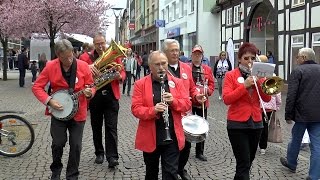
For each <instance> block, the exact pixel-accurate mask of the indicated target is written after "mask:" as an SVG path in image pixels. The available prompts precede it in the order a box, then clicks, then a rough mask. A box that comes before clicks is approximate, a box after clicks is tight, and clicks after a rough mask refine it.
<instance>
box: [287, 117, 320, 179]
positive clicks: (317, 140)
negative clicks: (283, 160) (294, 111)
mask: <svg viewBox="0 0 320 180" xmlns="http://www.w3.org/2000/svg"><path fill="white" fill-rule="evenodd" d="M306 129H307V130H308V133H309V137H310V150H311V156H310V168H309V177H310V178H311V179H312V180H313V179H320V122H317V123H311V122H310V123H304V122H297V123H295V124H294V126H293V128H292V132H291V133H292V139H291V141H290V142H289V144H288V151H287V161H288V165H289V167H290V168H292V169H296V167H297V164H298V162H297V158H298V155H299V151H300V146H301V141H302V137H303V134H304V132H305V130H306Z"/></svg>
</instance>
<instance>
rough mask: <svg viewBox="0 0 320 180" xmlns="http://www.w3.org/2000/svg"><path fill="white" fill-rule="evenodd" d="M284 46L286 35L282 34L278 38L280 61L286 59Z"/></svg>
mask: <svg viewBox="0 0 320 180" xmlns="http://www.w3.org/2000/svg"><path fill="white" fill-rule="evenodd" d="M283 46H284V36H283V35H280V36H279V38H278V47H279V48H278V55H279V56H278V61H283V60H284V59H285V57H284V54H283Z"/></svg>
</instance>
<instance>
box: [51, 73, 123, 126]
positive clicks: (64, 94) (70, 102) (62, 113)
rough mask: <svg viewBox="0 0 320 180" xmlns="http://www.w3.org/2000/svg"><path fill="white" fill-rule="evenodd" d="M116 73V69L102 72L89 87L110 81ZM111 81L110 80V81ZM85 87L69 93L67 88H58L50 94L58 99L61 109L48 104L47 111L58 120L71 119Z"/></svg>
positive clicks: (77, 107) (76, 110)
mask: <svg viewBox="0 0 320 180" xmlns="http://www.w3.org/2000/svg"><path fill="white" fill-rule="evenodd" d="M117 74H118V71H115V70H113V71H109V72H107V73H104V74H102V75H101V76H99V77H98V78H96V79H95V80H94V82H93V83H92V84H91V85H89V87H94V86H96V85H98V84H100V83H101V82H104V81H110V80H112V79H114V77H115V76H116V75H117ZM110 82H111V81H110ZM84 90H85V89H82V90H81V91H78V92H76V93H71V94H70V93H69V91H68V90H65V89H64V90H59V91H57V92H55V93H53V94H52V95H51V97H52V99H54V100H56V101H58V102H59V103H60V104H61V105H62V107H63V110H56V109H54V108H52V107H50V106H48V109H49V112H50V113H51V115H52V116H53V117H55V118H56V119H57V120H60V121H68V120H70V119H72V118H73V117H74V116H75V115H76V113H77V112H78V109H79V96H80V95H82V94H83V92H84Z"/></svg>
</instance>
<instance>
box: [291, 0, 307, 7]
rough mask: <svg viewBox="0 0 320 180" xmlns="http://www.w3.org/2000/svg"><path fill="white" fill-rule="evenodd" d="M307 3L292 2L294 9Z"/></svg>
mask: <svg viewBox="0 0 320 180" xmlns="http://www.w3.org/2000/svg"><path fill="white" fill-rule="evenodd" d="M305 3H306V2H305V0H292V7H299V6H303V5H304V4H305Z"/></svg>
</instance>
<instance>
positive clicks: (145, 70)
mask: <svg viewBox="0 0 320 180" xmlns="http://www.w3.org/2000/svg"><path fill="white" fill-rule="evenodd" d="M148 74H149V66H143V75H144V76H146V75H148Z"/></svg>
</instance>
